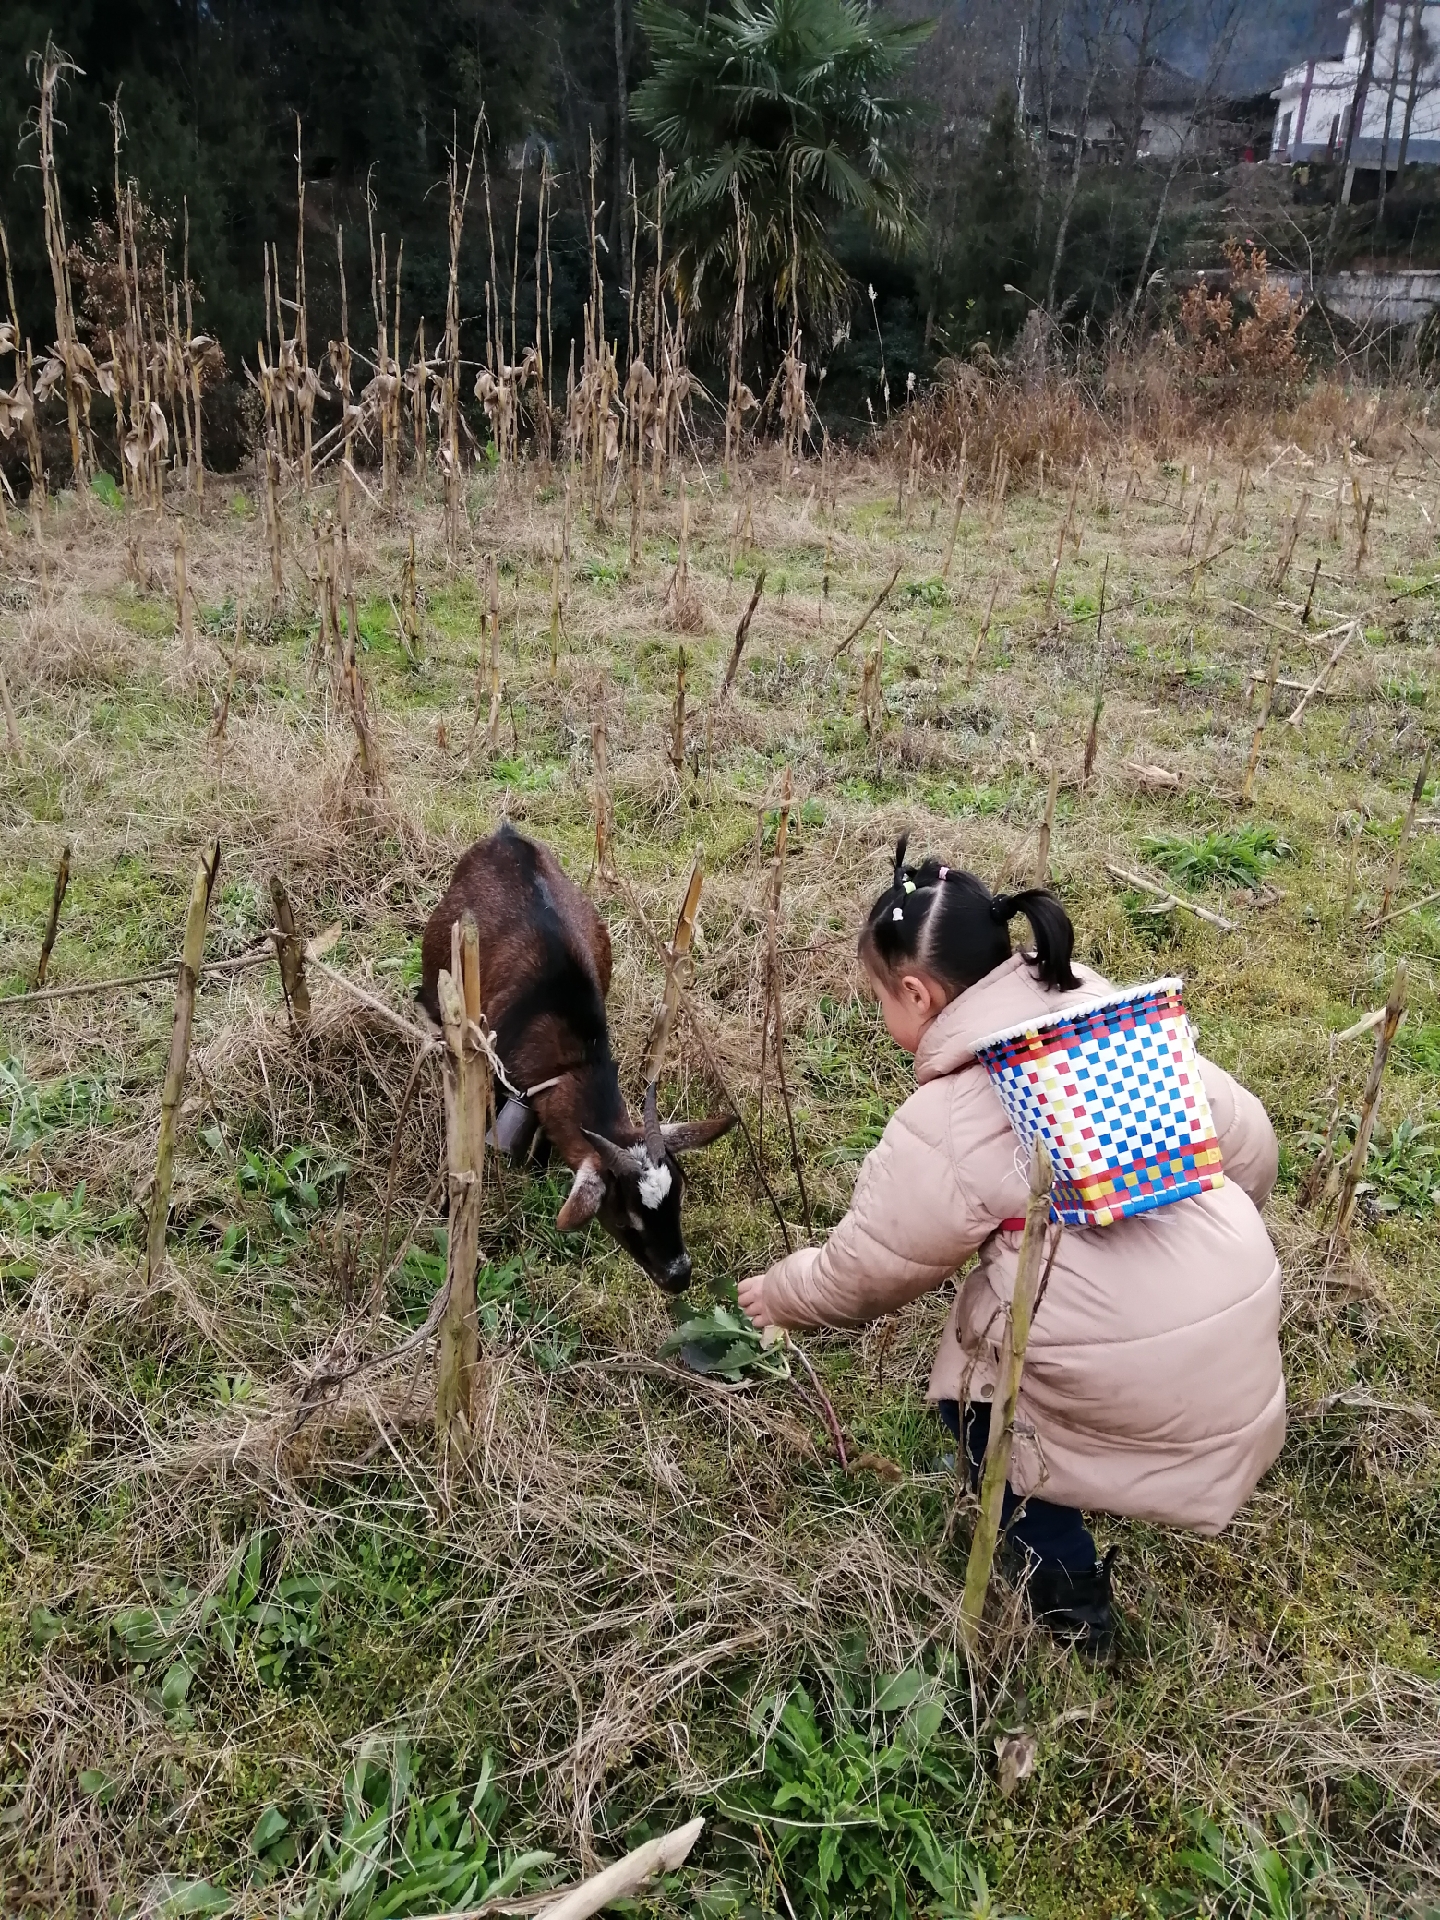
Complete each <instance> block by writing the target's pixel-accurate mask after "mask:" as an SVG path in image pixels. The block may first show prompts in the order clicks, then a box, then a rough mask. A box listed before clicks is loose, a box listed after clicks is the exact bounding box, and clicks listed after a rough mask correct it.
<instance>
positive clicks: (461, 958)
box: [435, 911, 490, 1456]
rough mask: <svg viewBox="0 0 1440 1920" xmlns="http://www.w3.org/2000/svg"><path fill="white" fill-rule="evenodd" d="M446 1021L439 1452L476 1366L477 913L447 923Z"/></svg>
mask: <svg viewBox="0 0 1440 1920" xmlns="http://www.w3.org/2000/svg"><path fill="white" fill-rule="evenodd" d="M439 996H440V1012H441V1018H442V1021H443V1024H444V1029H445V1155H446V1167H447V1172H448V1180H449V1194H450V1216H449V1233H448V1243H447V1252H446V1257H445V1287H446V1301H445V1310H444V1314H443V1316H442V1318H441V1321H440V1352H439V1358H438V1361H437V1364H436V1375H435V1429H436V1433H437V1436H438V1438H439V1441H440V1446H441V1450H442V1453H444V1454H446V1455H447V1456H448V1455H449V1453H450V1452H451V1450H452V1449H458V1450H460V1451H464V1450H466V1449H467V1448H468V1444H469V1438H470V1434H471V1432H472V1430H473V1424H474V1422H473V1409H474V1399H475V1388H476V1385H477V1383H478V1375H479V1366H480V1329H479V1323H478V1321H477V1319H476V1313H475V1266H476V1261H477V1259H478V1256H479V1247H480V1202H481V1197H482V1195H483V1192H484V1176H485V1116H486V1112H487V1109H488V1107H489V1103H490V1077H489V1070H488V1066H487V1062H486V1059H485V1055H484V1053H483V1052H482V1051H481V1049H480V1048H479V1047H478V1046H477V1045H476V1044H475V1041H474V1040H473V1039H472V1037H471V1032H470V1029H471V1028H472V1027H473V1026H478V1023H479V1020H480V944H479V934H478V931H477V929H476V925H475V916H474V915H473V914H472V913H470V912H468V911H467V912H466V913H465V915H464V916H463V919H462V920H460V921H457V922H456V923H455V925H454V927H453V928H452V933H451V947H450V971H448V972H444V971H442V972H441V975H440V980H439Z"/></svg>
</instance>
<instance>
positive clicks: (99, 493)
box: [90, 467, 125, 513]
mask: <svg viewBox="0 0 1440 1920" xmlns="http://www.w3.org/2000/svg"><path fill="white" fill-rule="evenodd" d="M90 491H91V493H93V494H94V496H95V498H96V499H97V500H103V501H104V503H105V505H106V506H107V507H109V508H110V509H111V511H112V512H114V513H121V512H123V511H124V507H125V495H124V494H123V493H122V492H121V491H120V489H119V487H118V486H117V485H116V484H115V479H114V476H113V475H112V474H108V473H106V472H105V470H104V469H103V467H102V468H101V470H100V472H99V473H97V474H96V475H95V476H94V477H93V479H92V480H91V482H90Z"/></svg>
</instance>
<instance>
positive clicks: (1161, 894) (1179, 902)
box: [1105, 860, 1235, 933]
mask: <svg viewBox="0 0 1440 1920" xmlns="http://www.w3.org/2000/svg"><path fill="white" fill-rule="evenodd" d="M1105 871H1106V872H1107V873H1108V874H1109V875H1110V876H1111V878H1112V879H1114V880H1119V881H1122V882H1123V883H1124V885H1126V886H1127V887H1134V888H1136V889H1137V890H1138V891H1139V892H1141V893H1150V894H1154V896H1155V905H1154V906H1153V907H1151V908H1148V909H1147V911H1148V912H1151V913H1169V912H1170V911H1171V910H1172V908H1175V907H1179V908H1180V909H1181V911H1182V912H1184V913H1193V914H1194V915H1195V917H1196V919H1197V920H1208V921H1209V923H1210V925H1211V926H1212V927H1218V928H1219V929H1220V931H1221V932H1222V933H1234V931H1235V922H1234V921H1233V920H1227V919H1226V918H1225V917H1224V915H1223V914H1219V913H1212V912H1211V911H1210V909H1209V908H1208V907H1200V906H1197V905H1196V904H1195V902H1194V901H1193V900H1186V899H1184V898H1183V897H1182V896H1181V895H1180V894H1178V893H1172V892H1170V891H1169V890H1168V889H1167V888H1165V887H1157V886H1156V884H1155V882H1154V881H1153V880H1147V879H1146V878H1145V876H1144V875H1143V874H1140V873H1131V872H1130V870H1129V869H1128V868H1127V867H1117V866H1115V865H1114V864H1113V863H1112V862H1111V861H1109V860H1107V861H1106V862H1105Z"/></svg>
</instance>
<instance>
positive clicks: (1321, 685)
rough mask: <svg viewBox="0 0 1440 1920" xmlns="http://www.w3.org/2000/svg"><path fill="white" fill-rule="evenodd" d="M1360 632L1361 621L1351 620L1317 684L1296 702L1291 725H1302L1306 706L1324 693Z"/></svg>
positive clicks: (1323, 668) (1321, 671) (1321, 672)
mask: <svg viewBox="0 0 1440 1920" xmlns="http://www.w3.org/2000/svg"><path fill="white" fill-rule="evenodd" d="M1358 632H1359V622H1358V621H1354V620H1352V621H1351V622H1350V625H1349V626H1348V627H1347V628H1346V629H1345V632H1344V635H1343V636H1342V638H1341V640H1340V643H1339V645H1338V646H1337V647H1336V648H1335V651H1334V652H1333V653H1332V654H1331V655H1330V658H1329V659H1328V660H1327V661H1326V662H1325V664H1324V666H1323V667H1322V668H1321V669H1320V673H1319V677H1318V678H1317V679H1316V681H1315V684H1314V685H1313V686H1312V687H1311V688H1310V689H1309V691H1308V692H1306V693H1304V694H1302V695H1301V697H1300V699H1299V700H1298V701H1297V702H1296V704H1295V711H1294V712H1293V713H1292V714H1291V716H1290V719H1289V722H1288V724H1289V725H1290V726H1292V727H1298V726H1299V725H1300V722H1301V721H1302V720H1303V719H1304V717H1305V709H1306V707H1308V706H1309V704H1310V702H1311V701H1312V700H1313V699H1314V698H1315V696H1316V694H1319V693H1323V692H1324V691H1325V689H1326V687H1327V686H1328V685H1329V684H1330V676H1331V674H1332V673H1333V672H1334V671H1335V669H1336V667H1338V666H1339V664H1340V661H1341V659H1342V658H1343V656H1344V654H1345V650H1346V648H1347V647H1348V646H1349V645H1350V642H1351V641H1352V640H1353V639H1354V638H1355V635H1356V634H1357V633H1358Z"/></svg>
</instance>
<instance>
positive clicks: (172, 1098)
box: [145, 840, 220, 1287]
mask: <svg viewBox="0 0 1440 1920" xmlns="http://www.w3.org/2000/svg"><path fill="white" fill-rule="evenodd" d="M219 871H220V842H219V841H218V840H215V841H212V843H211V845H210V848H209V850H208V851H207V852H206V853H205V854H203V855H202V856H201V860H200V864H199V866H198V867H197V868H196V869H195V879H194V881H193V883H192V885H191V888H190V907H189V911H188V912H187V913H186V916H185V947H184V952H183V954H182V956H181V960H180V974H179V978H178V979H177V980H176V982H175V1025H174V1028H173V1030H172V1032H171V1036H170V1059H169V1062H168V1064H167V1065H166V1068H165V1084H164V1087H163V1088H162V1089H161V1093H160V1139H159V1143H158V1145H157V1147H156V1150H155V1185H154V1189H153V1191H152V1193H151V1196H150V1225H149V1233H148V1235H147V1238H146V1245H145V1283H146V1285H147V1286H148V1287H153V1286H155V1285H156V1284H157V1282H158V1281H159V1278H160V1275H161V1273H162V1271H163V1269H164V1266H165V1228H166V1224H167V1222H168V1221H169V1218H170V1189H171V1186H172V1185H173V1183H174V1179H175V1123H176V1120H177V1118H178V1116H179V1112H180V1097H181V1095H182V1094H183V1093H184V1091H185V1068H186V1066H187V1064H188V1062H189V1059H190V1023H191V1019H192V1017H193V1015H194V1011H195V984H196V981H197V979H198V977H199V973H200V962H201V958H202V956H203V954H204V951H205V921H206V918H207V916H208V914H209V912H210V895H211V893H212V892H213V891H214V887H215V876H216V874H217V873H218V872H219Z"/></svg>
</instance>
